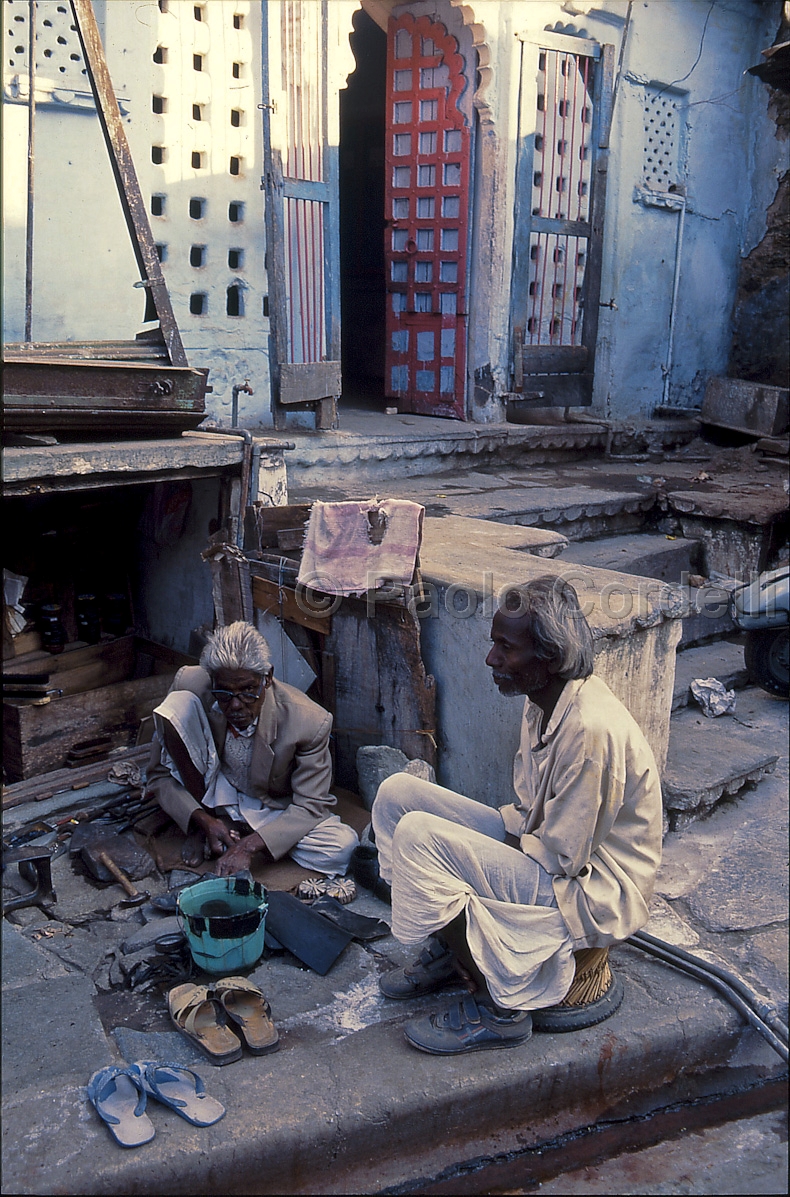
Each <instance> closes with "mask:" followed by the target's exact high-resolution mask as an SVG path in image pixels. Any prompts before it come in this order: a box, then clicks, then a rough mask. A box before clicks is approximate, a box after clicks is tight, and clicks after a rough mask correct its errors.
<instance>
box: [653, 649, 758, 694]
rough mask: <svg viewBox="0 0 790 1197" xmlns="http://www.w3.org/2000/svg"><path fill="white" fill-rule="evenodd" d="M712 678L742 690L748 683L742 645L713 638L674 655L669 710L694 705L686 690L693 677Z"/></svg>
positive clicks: (733, 688)
mask: <svg viewBox="0 0 790 1197" xmlns="http://www.w3.org/2000/svg"><path fill="white" fill-rule="evenodd" d="M701 677H715V678H717V679H718V680H719V681H720V682H721V683H722V685H724V686H726V687H727V689H728V690H742V689H743V688H744V687H745V686H747V685H748V684H749V672H748V670H747V668H746V665H745V663H744V659H743V645H742V644H741V643H740V642H736V641H731V640H717V641H715V642H714V643H713V644H703V645H700V646H699V647H698V648H687V649H684V650H682V651H680V652H678V654H677V658H676V662H675V689H674V692H673V695H672V710H673V711H679V710H681V709H682V708H683V707H687V706H694V705H695V704H694V699H693V698H692V697H691V691H690V689H689V687H690V685H691V683H692V682H693V681H694V680H695V679H696V678H701Z"/></svg>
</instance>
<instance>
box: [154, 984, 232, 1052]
mask: <svg viewBox="0 0 790 1197" xmlns="http://www.w3.org/2000/svg"><path fill="white" fill-rule="evenodd" d="M167 1008H168V1010H169V1011H170V1018H171V1021H172V1022H173V1025H174V1026H176V1027H177V1028H178V1030H179V1031H181V1033H182V1034H183V1035H186V1037H187V1039H191V1040H192V1042H193V1043H194V1044H195V1046H196V1047H199V1048H200V1050H201V1051H202V1052H203V1054H204V1055H205V1056H208V1058H209V1060H211V1062H212V1064H232V1063H233V1061H234V1060H239V1059H241V1043H240V1042H239V1039H238V1036H237V1035H234V1033H233V1031H232V1030H231V1029H230V1027H228V1026H226V1025H225V1019H224V1014H223V1011H222V1006H221V1004H220V1003H219V1002H217V1001H215V1000H214V999H213V998H212V996H211V994H210V992H209V990H208V989H207V988H206V986H205V985H191V984H190V985H176V987H175V989H171V990H170V992H169V993H168V995H167Z"/></svg>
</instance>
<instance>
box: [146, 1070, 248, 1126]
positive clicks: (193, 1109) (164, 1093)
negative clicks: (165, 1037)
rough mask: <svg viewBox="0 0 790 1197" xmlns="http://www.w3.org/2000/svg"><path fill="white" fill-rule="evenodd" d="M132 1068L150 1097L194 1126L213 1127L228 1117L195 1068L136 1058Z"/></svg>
mask: <svg viewBox="0 0 790 1197" xmlns="http://www.w3.org/2000/svg"><path fill="white" fill-rule="evenodd" d="M129 1071H130V1073H134V1074H135V1075H136V1077H137V1078H139V1081H140V1084H141V1085H142V1087H143V1089H144V1090H145V1092H146V1093H147V1094H148V1095H149V1096H150V1097H153V1098H155V1099H156V1100H157V1101H161V1103H162V1105H165V1106H169V1107H170V1109H171V1110H175V1112H176V1114H180V1115H181V1117H182V1118H186V1120H187V1122H191V1123H192V1125H193V1126H213V1125H214V1123H215V1122H219V1120H220V1118H223V1117H224V1116H225V1107H224V1106H223V1105H222V1103H221V1102H218V1101H217V1099H216V1098H215V1097H210V1096H209V1094H208V1093H206V1087H205V1085H204V1084H203V1081H202V1079H201V1077H199V1076H198V1074H197V1073H196V1072H193V1071H192V1069H191V1068H183V1067H182V1066H181V1065H180V1064H168V1063H159V1062H158V1061H156V1060H136V1061H135V1063H134V1064H130V1065H129Z"/></svg>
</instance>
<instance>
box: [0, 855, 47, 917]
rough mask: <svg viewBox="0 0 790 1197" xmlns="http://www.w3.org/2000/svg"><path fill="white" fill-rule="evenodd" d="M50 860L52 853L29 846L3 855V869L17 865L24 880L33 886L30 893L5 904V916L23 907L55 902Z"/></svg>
mask: <svg viewBox="0 0 790 1197" xmlns="http://www.w3.org/2000/svg"><path fill="white" fill-rule="evenodd" d="M50 860H51V857H50V853H49V851H48V850H47V849H46V848H34V847H31V846H29V845H25V846H23V847H21V848H15V849H13V850H12V851H10V852H4V853H3V868H5V867H6V866H7V865H10V864H17V865H18V866H19V875H20V877H21V878H22V880H23V881H26V882H27V883H28V884H29V885H32V886H33V889H32V890H29V891H28V893H26V894H20V895H19V896H18V897H16V898H11V899H10V900H9V901H8V902H4V903H3V915H6V914H10V912H11V911H12V910H21V908H22V907H23V906H42V905H43V904H44V903H45V902H47V901H48V900H51V901H53V902H54V901H55V891H54V890H53V888H52V870H51V867H50Z"/></svg>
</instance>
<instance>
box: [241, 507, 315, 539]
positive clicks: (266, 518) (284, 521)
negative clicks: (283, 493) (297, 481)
mask: <svg viewBox="0 0 790 1197" xmlns="http://www.w3.org/2000/svg"><path fill="white" fill-rule="evenodd" d="M312 506H313V505H312V503H291V504H289V505H288V506H286V507H263V506H258V505H256V506H255V513H256V515H255V518H256V523H257V526H258V535H259V540H260V545H259V546H258V547H260V548H261V549H277V548H279V547H280V546H279V545H278V543H277V533H278V532H282V531H283V530H284V529H286V528H299V527H301V528H302V529H304V527H305V525H306V524H307V521H308V519H309V518H310V512H311V510H312Z"/></svg>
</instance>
